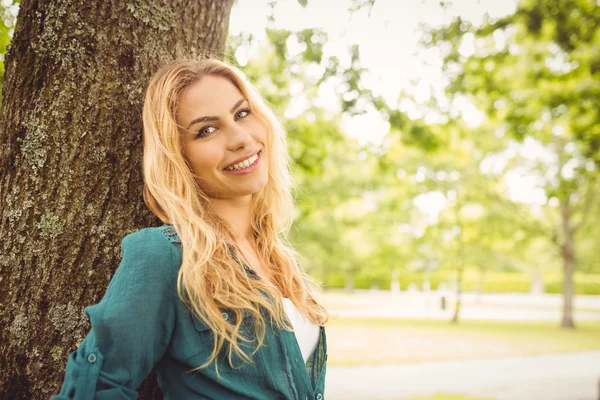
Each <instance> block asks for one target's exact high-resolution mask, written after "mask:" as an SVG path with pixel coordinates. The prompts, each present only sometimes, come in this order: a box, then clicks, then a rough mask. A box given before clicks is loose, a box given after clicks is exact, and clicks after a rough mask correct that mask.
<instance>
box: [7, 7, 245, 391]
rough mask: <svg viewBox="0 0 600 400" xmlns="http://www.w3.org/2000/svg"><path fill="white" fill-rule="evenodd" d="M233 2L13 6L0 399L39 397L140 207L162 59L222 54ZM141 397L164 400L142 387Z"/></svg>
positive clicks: (136, 223)
mask: <svg viewBox="0 0 600 400" xmlns="http://www.w3.org/2000/svg"><path fill="white" fill-rule="evenodd" d="M232 3H233V0H202V1H178V0H130V1H126V2H121V1H116V0H88V1H84V2H82V1H75V0H61V1H45V0H23V1H21V6H20V7H21V8H20V11H19V16H18V18H17V25H16V28H15V33H14V37H13V41H12V44H11V46H10V49H9V52H8V54H7V57H6V61H5V66H6V75H5V85H4V95H3V104H2V115H1V116H0V237H2V241H1V243H0V282H1V283H0V321H1V329H0V343H2V346H1V348H0V398H6V399H15V400H16V399H48V398H49V396H50V395H51V394H53V393H56V392H57V391H58V390H59V386H60V384H61V382H62V379H63V376H64V368H65V364H66V361H67V358H68V355H69V353H70V352H72V351H73V350H74V349H75V348H76V346H77V344H78V343H79V342H80V341H81V340H82V339H83V337H84V336H85V334H86V333H87V332H88V330H89V323H88V320H87V317H86V316H85V314H84V312H83V308H84V307H85V306H87V305H91V304H94V303H96V302H97V301H99V299H100V298H101V296H102V295H103V293H104V291H105V290H106V286H107V283H108V281H109V280H110V278H111V276H112V274H113V272H114V270H115V269H116V267H117V266H118V263H119V261H120V246H119V244H120V241H121V239H122V238H123V237H124V236H125V235H126V234H127V233H129V232H131V231H134V230H136V229H138V228H141V227H144V226H152V225H156V224H158V223H159V221H158V220H157V219H156V218H154V217H153V216H152V215H151V213H150V212H149V211H148V210H147V209H146V207H145V206H144V203H143V200H142V177H141V170H140V167H141V155H142V146H141V144H142V143H141V132H142V125H141V106H142V100H143V98H142V97H143V91H144V88H145V86H146V83H147V81H148V79H149V77H150V76H151V74H152V73H153V72H154V71H155V70H156V68H157V66H158V65H159V64H160V63H161V62H162V61H165V60H168V59H173V58H180V57H186V58H190V57H193V58H197V57H199V56H200V55H202V54H206V53H207V52H210V53H216V54H222V53H223V51H224V45H225V40H226V35H227V31H228V24H229V14H230V10H231V6H232ZM140 395H141V398H142V399H144V398H147V399H150V398H160V397H159V395H158V391H157V386H156V383H155V381H153V380H151V379H150V380H147V381H146V383H144V385H143V386H142V388H141V389H140Z"/></svg>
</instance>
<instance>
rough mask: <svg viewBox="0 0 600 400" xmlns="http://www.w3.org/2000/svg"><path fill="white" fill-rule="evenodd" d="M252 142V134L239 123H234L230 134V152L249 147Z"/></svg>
mask: <svg viewBox="0 0 600 400" xmlns="http://www.w3.org/2000/svg"><path fill="white" fill-rule="evenodd" d="M251 141H252V136H251V135H250V132H249V131H248V130H247V129H246V128H245V127H243V126H241V125H240V124H238V123H235V122H234V123H233V124H232V125H231V127H230V128H229V132H228V147H229V149H230V150H237V149H239V148H244V147H248V145H249V144H250V142H251Z"/></svg>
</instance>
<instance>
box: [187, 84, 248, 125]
mask: <svg viewBox="0 0 600 400" xmlns="http://www.w3.org/2000/svg"><path fill="white" fill-rule="evenodd" d="M243 97H244V96H243V95H242V93H241V92H240V91H239V89H238V88H237V87H236V86H235V85H234V84H233V83H231V81H229V80H228V79H227V78H224V77H221V76H210V75H209V76H205V77H203V78H201V79H200V80H198V81H196V82H194V83H192V84H191V85H190V86H188V87H187V88H185V90H184V91H183V92H182V94H181V98H180V100H179V110H178V111H179V113H182V114H184V113H186V114H187V113H188V112H194V113H202V114H203V115H199V116H204V115H206V116H208V115H215V116H218V115H221V114H224V113H226V112H228V111H229V109H230V108H231V107H232V106H233V104H235V103H236V102H237V101H238V100H239V99H240V98H243ZM191 118H195V117H191Z"/></svg>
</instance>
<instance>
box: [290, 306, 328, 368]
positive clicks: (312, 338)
mask: <svg viewBox="0 0 600 400" xmlns="http://www.w3.org/2000/svg"><path fill="white" fill-rule="evenodd" d="M282 300H283V308H284V309H285V313H286V314H287V317H288V318H289V320H290V322H291V323H292V327H293V328H294V333H295V334H296V341H297V342H298V346H299V347H300V351H301V352H302V358H304V362H305V363H306V360H308V357H310V355H311V354H312V353H313V351H315V349H316V348H317V344H318V343H319V333H320V327H319V325H317V324H315V323H313V322H312V321H311V320H309V319H308V318H305V317H304V315H302V314H301V313H300V311H298V308H297V307H296V306H295V305H294V303H292V301H291V300H290V299H288V298H287V297H283V298H282Z"/></svg>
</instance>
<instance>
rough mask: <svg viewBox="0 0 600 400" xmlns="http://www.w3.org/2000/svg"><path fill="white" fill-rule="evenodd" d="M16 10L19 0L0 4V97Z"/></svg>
mask: <svg viewBox="0 0 600 400" xmlns="http://www.w3.org/2000/svg"><path fill="white" fill-rule="evenodd" d="M18 8H19V0H16V1H3V2H1V3H0V95H1V93H2V88H3V87H4V56H5V54H6V51H7V50H8V46H9V44H10V41H11V39H12V34H13V30H14V27H15V22H16V17H17V10H18ZM0 99H1V97H0Z"/></svg>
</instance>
